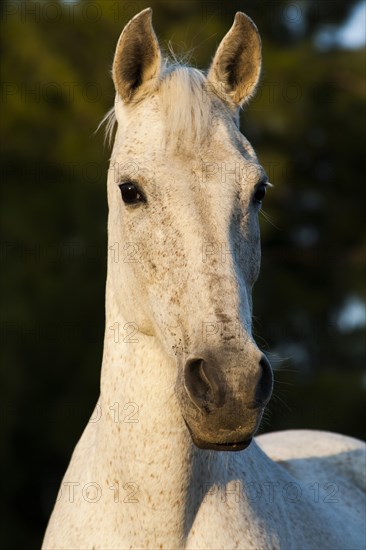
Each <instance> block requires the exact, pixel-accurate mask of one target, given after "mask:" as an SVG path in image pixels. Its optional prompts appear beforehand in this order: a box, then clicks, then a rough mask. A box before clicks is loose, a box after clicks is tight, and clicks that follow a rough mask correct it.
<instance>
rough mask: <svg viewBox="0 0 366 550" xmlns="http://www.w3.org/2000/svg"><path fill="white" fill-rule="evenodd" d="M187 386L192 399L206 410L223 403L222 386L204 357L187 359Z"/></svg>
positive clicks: (185, 373) (185, 378)
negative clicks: (210, 370)
mask: <svg viewBox="0 0 366 550" xmlns="http://www.w3.org/2000/svg"><path fill="white" fill-rule="evenodd" d="M184 380H185V386H186V389H187V392H188V395H189V397H190V398H191V400H192V401H193V402H194V403H195V404H196V405H197V406H198V407H199V408H200V409H204V410H205V411H206V412H210V411H211V410H212V408H214V407H215V406H219V405H220V404H221V392H220V387H219V384H218V383H217V381H216V380H215V376H214V375H213V373H210V372H209V365H208V363H207V362H206V361H204V359H191V360H189V361H187V363H186V367H185V370H184Z"/></svg>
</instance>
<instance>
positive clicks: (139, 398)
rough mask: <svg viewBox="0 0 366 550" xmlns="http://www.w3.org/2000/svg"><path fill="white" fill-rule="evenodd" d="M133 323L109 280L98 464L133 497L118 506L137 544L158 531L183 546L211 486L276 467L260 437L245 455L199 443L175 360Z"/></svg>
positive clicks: (249, 477)
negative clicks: (186, 416)
mask: <svg viewBox="0 0 366 550" xmlns="http://www.w3.org/2000/svg"><path fill="white" fill-rule="evenodd" d="M126 324H127V321H126V319H124V318H123V315H122V314H121V313H120V312H119V311H118V310H117V308H116V306H115V300H114V299H113V292H112V291H111V289H110V286H109V285H108V282H107V292H106V331H105V341H104V354H103V366H102V376H101V396H100V407H101V413H102V415H101V420H100V422H98V427H97V429H98V432H97V433H98V436H97V449H96V451H97V453H96V455H97V457H98V460H97V461H96V466H95V468H96V471H97V472H98V474H97V475H99V477H100V478H101V479H102V478H103V479H107V482H108V483H109V484H110V485H114V486H116V485H118V489H119V498H120V500H123V501H124V502H125V503H126V505H125V506H123V507H119V508H118V509H119V512H118V513H119V514H120V515H121V516H122V517H121V518H119V520H121V521H119V524H120V525H122V524H123V525H126V526H127V527H126V529H127V531H126V533H128V535H127V536H128V537H131V536H133V541H132V542H133V544H134V545H135V546H136V547H142V546H144V544H145V543H146V540H147V539H148V538H149V536H151V537H152V538H154V537H156V533H157V532H158V533H159V536H160V537H161V540H160V539H159V541H157V540H156V539H154V540H155V543H156V544H157V543H158V542H159V543H161V544H163V545H164V544H166V542H167V541H169V543H170V544H172V543H173V542H174V544H175V545H176V547H179V546H181V545H182V544H183V543H184V541H185V539H186V536H187V534H188V532H189V530H190V528H191V526H192V524H193V521H194V518H195V516H196V513H197V510H198V509H199V508H200V505H201V503H202V501H203V499H204V498H205V497H206V498H207V493H210V491H211V489H210V488H212V487H213V486H216V487H217V486H221V487H223V486H224V487H225V486H226V485H227V484H228V483H229V482H230V481H232V480H237V479H238V478H240V477H241V480H242V481H243V478H244V477H245V479H246V480H251V481H253V480H255V479H256V478H257V477H258V467H259V468H260V467H262V470H263V471H264V470H265V469H266V472H267V474H268V477H270V476H271V470H270V468H268V464H267V465H266V466H265V467H264V466H259V464H260V465H262V463H263V460H264V459H263V456H264V455H263V453H261V451H260V450H259V449H258V447H257V446H256V444H254V443H253V444H252V445H251V446H250V448H249V449H248V450H247V451H246V452H245V453H244V455H245V456H243V454H242V453H240V457H239V456H238V455H236V453H229V454H228V453H217V452H213V451H211V452H210V451H202V450H199V449H197V448H196V447H195V446H194V445H193V443H192V440H191V437H190V435H189V433H188V430H187V428H186V426H185V424H184V421H183V418H182V415H181V412H180V409H179V404H178V402H177V399H176V397H175V393H174V384H175V377H176V372H175V368H174V363H173V362H172V361H171V360H169V357H167V356H166V354H165V353H164V351H163V350H162V348H161V346H160V345H159V342H158V341H157V339H156V338H155V337H152V336H147V335H144V334H142V333H140V332H136V333H135V334H133V335H132V336H131V335H130V336H128V337H126V332H127V333H128V334H130V333H131V328H130V326H128V328H125V327H126ZM117 331H118V332H119V335H118V337H117V336H116V334H117ZM131 340H132V341H131ZM134 340H135V341H134ZM136 340H137V341H136ZM235 455H236V456H235ZM239 458H241V459H242V460H241V461H240V460H238V459H239ZM265 459H266V460H267V461H268V459H267V457H265ZM269 462H270V461H269ZM239 463H240V467H239V468H238V464H239ZM241 470H245V473H244V475H243V472H242V471H241ZM262 478H263V476H262ZM132 503H133V504H132ZM244 504H245V503H244ZM240 507H241V508H242V507H243V502H242V503H241V506H240ZM244 507H245V506H244ZM137 509H139V512H138V513H136V512H137ZM123 516H125V517H124V518H123ZM248 517H251V513H249V516H248ZM123 519H128V521H123ZM131 522H132V523H134V522H135V523H136V531H135V532H134V531H133V529H132V530H131ZM141 522H142V523H144V524H143V525H142V523H141ZM133 532H134V535H131V533H133ZM154 533H155V534H154Z"/></svg>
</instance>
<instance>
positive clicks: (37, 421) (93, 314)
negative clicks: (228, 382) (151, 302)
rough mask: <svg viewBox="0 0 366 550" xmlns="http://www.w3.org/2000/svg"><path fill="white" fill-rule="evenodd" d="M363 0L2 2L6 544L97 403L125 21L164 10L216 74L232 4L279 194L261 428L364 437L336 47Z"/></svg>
mask: <svg viewBox="0 0 366 550" xmlns="http://www.w3.org/2000/svg"><path fill="white" fill-rule="evenodd" d="M356 4H357V2H352V1H348V2H344V1H343V0H333V1H329V2H328V1H327V2H323V1H322V2H318V1H316V0H314V1H311V0H307V1H301V2H300V1H299V2H285V1H268V2H266V1H264V2H258V1H257V0H256V1H245V0H243V1H238V0H230V2H219V1H217V0H212V1H211V0H210V1H201V0H194V1H193V0H191V1H189V0H188V1H187V0H184V1H183V0H182V1H180V0H178V1H175V0H150V1H148V0H146V1H145V0H143V1H133V2H132V1H126V2H124V1H123V0H93V1H91V0H90V1H89V0H84V1H81V0H80V1H78V0H75V1H70V0H69V1H66V0H65V1H57V0H52V1H51V0H50V1H38V2H33V1H17V0H13V1H11V0H8V1H2V3H1V8H0V9H1V15H2V44H3V48H2V53H3V55H2V73H1V74H2V89H1V110H2V113H1V121H2V124H1V137H2V143H1V159H2V164H1V165H2V173H1V183H2V202H1V224H2V240H1V268H2V269H1V273H2V290H3V293H2V308H1V325H0V328H1V339H2V371H1V377H2V378H1V392H2V396H1V398H2V416H1V420H2V422H1V436H2V444H1V455H2V456H1V458H2V473H3V475H2V493H3V503H4V505H5V509H4V511H3V512H2V514H1V519H2V521H3V522H4V528H3V529H2V542H3V546H4V547H7V548H33V547H34V548H36V547H37V546H39V545H40V542H41V538H42V535H43V531H44V529H45V525H46V522H47V519H48V516H49V514H50V511H51V507H52V504H53V501H54V498H55V495H56V492H57V489H58V486H59V483H60V480H61V476H62V475H63V473H64V471H65V469H66V466H67V463H68V461H69V458H70V455H71V452H72V450H73V448H74V446H75V444H76V441H77V439H78V437H79V436H80V434H81V432H82V430H83V428H84V426H85V424H86V422H87V420H88V418H89V415H90V413H91V411H92V408H93V406H94V404H95V401H96V399H97V397H98V389H99V373H100V364H101V358H102V343H103V331H104V285H105V275H106V221H107V205H106V173H107V167H108V156H109V151H108V149H107V148H106V147H104V145H103V134H102V132H99V133H97V134H94V130H95V128H96V126H97V125H98V123H99V121H100V119H101V118H102V116H103V115H104V113H105V112H106V111H107V110H108V109H109V108H110V107H111V106H112V104H113V99H114V91H113V86H112V82H111V79H110V74H109V72H110V68H111V62H112V58H113V53H114V48H115V45H116V41H117V39H118V36H119V33H120V31H121V29H122V27H123V25H124V24H125V23H126V22H127V21H128V19H129V18H130V17H132V16H133V15H134V14H135V13H137V12H138V11H140V10H141V9H143V8H145V7H147V6H152V7H153V9H154V26H155V29H156V31H157V34H158V37H159V39H160V42H161V44H162V46H163V47H164V48H165V49H166V50H167V49H168V41H169V40H170V41H171V42H172V45H173V48H174V50H175V52H177V54H178V55H179V54H182V53H184V52H187V51H188V50H189V51H190V59H189V61H190V63H191V64H194V65H196V66H198V67H200V68H206V67H207V66H208V64H209V62H210V59H211V56H212V55H213V53H214V51H215V48H216V47H217V45H218V43H219V41H220V39H221V38H222V36H223V35H224V34H225V33H226V32H227V30H228V28H229V27H230V26H231V24H232V20H233V17H234V14H235V12H236V11H238V10H241V11H245V12H246V13H247V14H248V15H250V16H251V17H252V18H253V19H254V21H255V22H256V23H257V25H258V27H259V29H260V33H261V36H262V40H263V54H264V67H263V75H262V83H261V87H260V90H259V92H258V94H257V96H256V98H255V99H254V100H253V101H252V103H251V104H250V105H249V107H248V108H246V110H245V112H243V114H242V131H243V133H244V134H245V135H246V136H247V137H248V138H249V140H250V141H251V142H252V144H253V145H254V147H255V148H256V150H257V153H258V155H259V158H260V160H261V162H262V164H263V165H264V166H265V168H266V169H267V172H268V173H269V175H270V179H271V181H272V183H273V184H274V185H275V187H274V189H273V190H271V191H270V193H269V194H268V198H267V199H266V203H265V208H264V215H263V216H262V219H261V226H262V248H263V261H262V271H261V276H260V279H259V281H258V283H257V285H256V288H255V295H254V304H255V332H256V335H257V340H258V343H259V345H261V346H262V347H263V349H264V350H265V351H266V352H267V353H268V355H269V356H270V358H271V360H272V363H273V365H274V367H275V368H276V379H277V383H276V387H275V395H274V397H273V399H272V401H271V403H270V406H269V412H268V415H267V420H266V422H265V423H264V425H263V427H262V430H263V431H265V430H274V429H276V430H278V429H286V428H295V427H296V428H314V429H325V430H333V431H337V432H342V433H345V434H348V435H353V436H356V437H361V438H362V437H363V436H364V427H363V417H364V416H363V411H362V408H363V400H364V391H365V386H366V382H365V373H364V371H363V370H362V369H363V360H364V356H365V349H364V348H365V333H364V325H365V313H364V303H365V302H364V301H365V286H364V280H365V278H364V276H365V245H364V233H363V223H362V222H363V216H362V205H363V201H362V192H363V185H362V178H363V172H364V165H363V158H364V157H363V152H364V151H363V146H364V143H365V141H364V137H365V135H364V130H363V128H364V123H365V117H364V115H365V110H364V106H363V100H364V91H365V80H364V76H365V75H364V63H365V54H364V50H363V49H361V48H353V49H346V48H344V47H342V44H341V43H340V42H339V41H337V39H336V38H337V32H338V31H337V29H339V28H340V26H341V25H342V24H344V22H345V21H346V20H347V18H348V17H349V16H350V14H351V12H352V9H354V7H355V5H356Z"/></svg>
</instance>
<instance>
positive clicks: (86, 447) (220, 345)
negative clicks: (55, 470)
mask: <svg viewBox="0 0 366 550" xmlns="http://www.w3.org/2000/svg"><path fill="white" fill-rule="evenodd" d="M260 67H261V45H260V38H259V35H258V31H257V29H256V26H255V25H254V23H253V22H252V21H251V20H250V19H249V18H248V17H247V16H245V15H244V14H242V13H237V14H236V17H235V21H234V24H233V26H232V28H231V29H230V31H229V32H228V34H227V35H226V36H225V38H224V39H223V41H222V42H221V44H220V46H219V48H218V50H217V53H216V55H215V57H214V59H213V62H212V65H211V68H210V69H209V71H208V73H207V76H205V75H204V74H203V73H202V72H200V71H198V70H196V69H193V68H189V67H185V66H182V65H179V64H174V65H168V64H167V63H166V62H165V61H162V57H161V52H160V49H159V45H158V42H157V39H156V37H155V34H154V31H153V29H152V26H151V10H150V9H146V10H144V11H142V12H141V13H139V14H138V15H136V16H135V17H134V18H133V19H132V20H131V21H130V22H129V23H128V25H127V26H126V27H125V29H124V30H123V32H122V35H121V37H120V39H119V42H118V45H117V50H116V54H115V58H114V64H113V80H114V84H115V87H116V102H115V115H113V116H115V119H116V122H117V132H116V137H115V142H114V147H113V153H112V158H111V166H110V171H109V177H108V201H109V221H108V234H109V236H108V239H109V241H108V244H109V255H108V276H107V285H106V331H105V341H104V355H103V366H102V374H101V392H100V399H99V401H98V404H97V406H96V409H95V411H94V413H93V415H92V417H91V420H90V422H89V424H88V426H87V427H86V429H85V431H84V433H83V435H82V437H81V439H80V441H79V443H78V445H77V446H76V449H75V451H74V453H73V456H72V459H71V462H70V465H69V468H68V470H67V472H66V474H65V477H64V479H63V482H62V485H61V489H60V492H59V495H58V498H57V502H56V505H55V508H54V511H53V514H52V517H51V519H50V522H49V525H48V529H47V532H46V535H45V539H44V544H43V548H57V549H60V548H68V549H70V548H73V549H79V548H105V549H111V548H118V549H124V548H136V549H142V548H143V549H148V548H150V549H156V548H165V549H176V548H191V549H199V548H206V549H219V548H220V549H221V548H241V549H245V550H247V549H255V550H258V549H277V548H278V549H285V550H294V549H305V548H308V549H311V550H318V549H325V548H328V549H332V550H334V549H336V548H339V549H342V550H343V549H346V548H349V549H361V548H363V547H364V542H365V540H364V532H363V520H364V516H363V514H364V496H363V495H364V493H363V491H362V483H363V481H364V478H363V466H364V445H363V443H362V442H360V441H358V440H355V439H352V438H349V437H345V436H341V435H336V434H331V433H324V432H317V431H288V432H279V433H274V434H269V435H262V436H260V437H258V438H257V439H256V441H255V440H252V438H253V436H254V434H255V432H256V430H257V428H258V425H259V422H260V419H261V416H262V413H263V409H264V407H265V405H266V404H267V402H268V400H269V398H270V395H271V391H272V373H271V368H270V365H269V363H268V361H267V359H266V358H265V357H264V356H263V355H262V353H261V352H260V351H259V349H258V347H257V346H256V344H255V342H254V339H253V337H252V333H251V311H252V304H251V290H252V286H253V284H254V282H255V280H256V278H257V276H258V271H259V263H260V242H259V225H258V212H259V210H260V205H261V201H262V200H263V198H264V195H265V192H266V187H267V185H268V181H267V177H266V174H265V172H264V170H263V169H262V168H261V166H260V165H259V163H258V161H257V158H256V156H255V153H254V151H253V149H252V147H251V145H250V144H249V143H248V141H247V140H246V139H245V137H244V136H243V135H242V134H241V133H240V131H239V128H238V110H239V107H240V106H241V105H242V104H243V103H244V102H245V101H247V100H248V98H249V97H250V96H251V95H252V94H253V92H254V90H255V87H256V85H257V82H258V78H259V74H260ZM109 122H110V123H113V119H112V118H110V119H109ZM309 406H311V403H309ZM243 449H246V450H245V451H243V452H240V453H235V452H228V451H235V450H243Z"/></svg>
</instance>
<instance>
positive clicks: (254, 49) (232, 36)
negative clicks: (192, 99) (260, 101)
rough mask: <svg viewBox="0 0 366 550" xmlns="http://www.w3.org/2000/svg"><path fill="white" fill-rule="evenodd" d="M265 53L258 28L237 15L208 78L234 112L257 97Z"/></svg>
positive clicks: (238, 13)
mask: <svg viewBox="0 0 366 550" xmlns="http://www.w3.org/2000/svg"><path fill="white" fill-rule="evenodd" d="M261 49H262V48H261V39H260V36H259V33H258V29H257V27H256V26H255V24H254V23H253V21H252V20H251V19H250V18H249V17H248V16H247V15H245V14H244V13H242V12H237V14H236V15H235V19H234V23H233V26H232V27H231V29H230V30H229V32H228V33H227V35H226V36H225V37H224V38H223V39H222V41H221V43H220V45H219V47H218V49H217V52H216V54H215V56H214V59H213V61H212V64H211V67H210V69H209V71H208V75H207V80H208V82H209V84H210V85H212V86H213V87H214V90H215V92H216V93H217V95H218V96H219V97H220V98H221V99H223V100H224V101H225V102H226V103H227V104H228V105H229V106H230V107H231V108H235V109H236V108H238V107H241V106H242V105H243V103H245V102H246V101H248V100H249V99H250V97H251V96H252V95H253V94H254V92H255V89H256V86H257V84H258V81H259V77H260V71H261V65H262V53H261Z"/></svg>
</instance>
